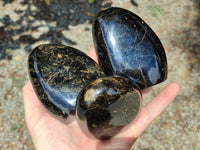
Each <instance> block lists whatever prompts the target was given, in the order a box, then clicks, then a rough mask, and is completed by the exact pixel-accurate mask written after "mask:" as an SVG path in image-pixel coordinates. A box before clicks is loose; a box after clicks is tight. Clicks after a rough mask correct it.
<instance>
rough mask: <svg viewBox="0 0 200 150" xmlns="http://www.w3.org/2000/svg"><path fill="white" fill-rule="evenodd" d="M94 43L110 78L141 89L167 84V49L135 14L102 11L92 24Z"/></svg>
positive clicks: (118, 10)
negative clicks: (126, 79)
mask: <svg viewBox="0 0 200 150" xmlns="http://www.w3.org/2000/svg"><path fill="white" fill-rule="evenodd" d="M93 40H94V44H95V48H96V51H97V55H98V58H99V63H100V65H101V67H102V68H103V70H104V72H105V74H106V75H107V76H110V75H119V76H124V77H127V78H129V79H131V80H132V81H133V82H135V83H136V84H137V85H138V86H139V87H140V89H145V88H147V87H150V86H152V85H155V84H158V83H160V82H162V81H164V80H166V78H167V59H166V55H165V51H164V48H163V46H162V44H161V42H160V40H159V38H158V37H157V35H156V34H155V33H154V32H153V30H152V29H151V28H150V27H149V26H148V25H147V24H146V23H145V22H144V21H143V20H142V19H141V18H140V17H138V16H137V15H136V14H134V13H132V12H130V11H128V10H125V9H122V8H109V9H106V10H104V11H101V12H100V13H99V14H98V15H97V17H96V20H95V21H94V24H93Z"/></svg>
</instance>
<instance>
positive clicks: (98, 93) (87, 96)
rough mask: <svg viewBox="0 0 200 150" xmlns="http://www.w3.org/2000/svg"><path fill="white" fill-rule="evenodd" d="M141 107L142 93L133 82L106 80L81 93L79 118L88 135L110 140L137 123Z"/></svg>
mask: <svg viewBox="0 0 200 150" xmlns="http://www.w3.org/2000/svg"><path fill="white" fill-rule="evenodd" d="M141 104H142V96H141V93H140V92H139V89H137V87H135V85H134V84H133V83H132V81H131V80H129V79H126V78H123V77H102V78H98V79H96V80H94V81H92V82H91V83H89V84H88V85H86V86H85V87H84V88H83V90H81V92H80V94H79V95H78V99H77V104H76V117H77V120H78V123H79V125H80V127H81V129H82V130H83V131H84V132H85V133H86V134H88V135H89V136H91V135H92V136H93V137H96V138H98V139H108V138H110V137H112V136H114V135H115V134H117V133H118V132H119V131H120V129H122V127H124V126H126V125H128V124H129V123H131V122H132V121H133V120H134V119H136V116H137V114H138V112H139V110H140V106H141Z"/></svg>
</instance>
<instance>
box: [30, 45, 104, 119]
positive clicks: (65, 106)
mask: <svg viewBox="0 0 200 150" xmlns="http://www.w3.org/2000/svg"><path fill="white" fill-rule="evenodd" d="M28 69H29V76H30V80H31V82H32V85H33V87H34V90H35V92H36V94H37V96H38V98H39V99H40V101H41V102H42V103H43V105H44V106H45V107H46V108H47V109H48V110H49V111H51V112H52V113H54V114H56V115H59V116H61V117H63V118H66V117H67V116H68V115H69V114H70V113H73V112H74V110H75V105H76V100H77V96H78V94H79V92H80V90H81V89H82V88H83V87H84V86H85V85H87V84H88V83H90V82H91V81H93V80H95V79H97V78H99V77H102V76H105V75H104V73H103V71H102V69H101V68H100V67H99V66H98V65H97V63H96V62H94V61H93V60H92V59H91V58H89V57H88V56H87V55H86V54H84V53H83V52H81V51H79V50H77V49H75V48H72V47H70V46H64V45H56V44H43V45H40V46H38V47H36V48H35V49H33V50H32V51H31V53H30V54H29V58H28Z"/></svg>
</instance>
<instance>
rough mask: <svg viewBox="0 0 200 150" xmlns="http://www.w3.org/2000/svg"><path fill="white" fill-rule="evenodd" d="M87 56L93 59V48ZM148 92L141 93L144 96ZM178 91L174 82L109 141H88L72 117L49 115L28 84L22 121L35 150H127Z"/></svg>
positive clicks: (24, 90) (94, 57) (29, 83)
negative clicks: (64, 118)
mask: <svg viewBox="0 0 200 150" xmlns="http://www.w3.org/2000/svg"><path fill="white" fill-rule="evenodd" d="M89 56H91V57H92V58H93V59H94V60H97V59H96V55H95V53H94V48H93V49H92V50H91V51H90V53H89ZM147 92H148V90H145V91H143V97H144V96H145V95H146V94H147ZM178 92H179V85H178V84H177V83H170V84H169V85H168V86H166V87H165V88H164V89H163V91H162V92H161V93H160V94H159V95H158V96H157V97H156V98H155V99H154V100H153V101H151V102H150V103H149V104H148V105H146V106H144V107H143V108H142V110H141V113H140V114H139V116H138V119H137V120H136V121H135V122H134V123H131V124H130V125H129V127H128V128H124V129H122V131H121V132H120V133H119V134H117V135H116V136H114V137H113V138H111V139H110V140H108V141H100V140H98V139H90V138H88V137H87V136H86V135H85V134H84V133H83V132H82V131H81V129H80V128H79V126H78V123H77V121H76V120H75V117H74V116H69V117H68V119H67V120H66V121H64V120H61V119H60V118H58V117H56V116H54V115H53V114H51V113H50V112H49V111H48V110H46V108H44V106H43V105H42V104H41V102H40V101H39V100H38V98H37V96H36V94H35V92H34V90H33V87H32V85H31V82H30V81H29V82H28V83H27V84H26V85H25V86H24V88H23V97H24V107H25V119H26V123H27V126H28V129H29V132H30V135H31V138H32V140H33V143H34V146H35V148H36V149H37V150H77V149H81V150H95V149H97V150H104V149H105V150H112V149H113V150H126V149H130V147H131V146H132V144H133V143H134V141H135V140H136V139H137V137H138V136H140V134H141V133H142V132H143V131H144V129H145V128H146V127H147V126H148V125H149V124H150V123H151V122H152V120H154V119H155V118H156V117H157V116H158V115H159V114H160V113H161V112H162V111H163V110H164V109H165V108H166V107H167V105H168V104H169V103H170V102H171V101H172V100H173V99H174V98H175V97H176V95H177V94H178Z"/></svg>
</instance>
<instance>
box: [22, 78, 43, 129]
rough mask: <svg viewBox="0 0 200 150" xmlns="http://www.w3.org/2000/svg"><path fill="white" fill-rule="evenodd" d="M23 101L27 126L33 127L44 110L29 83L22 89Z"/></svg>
mask: <svg viewBox="0 0 200 150" xmlns="http://www.w3.org/2000/svg"><path fill="white" fill-rule="evenodd" d="M23 100H24V109H25V120H26V122H27V125H28V126H34V125H35V123H37V121H38V119H39V118H40V117H41V116H42V115H43V114H44V112H46V110H45V108H44V107H43V106H42V104H41V102H40V101H39V100H38V98H37V96H36V94H35V92H34V90H33V87H32V84H31V82H30V81H28V83H27V84H26V85H25V86H24V87H23ZM29 122H30V123H31V124H29Z"/></svg>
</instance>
